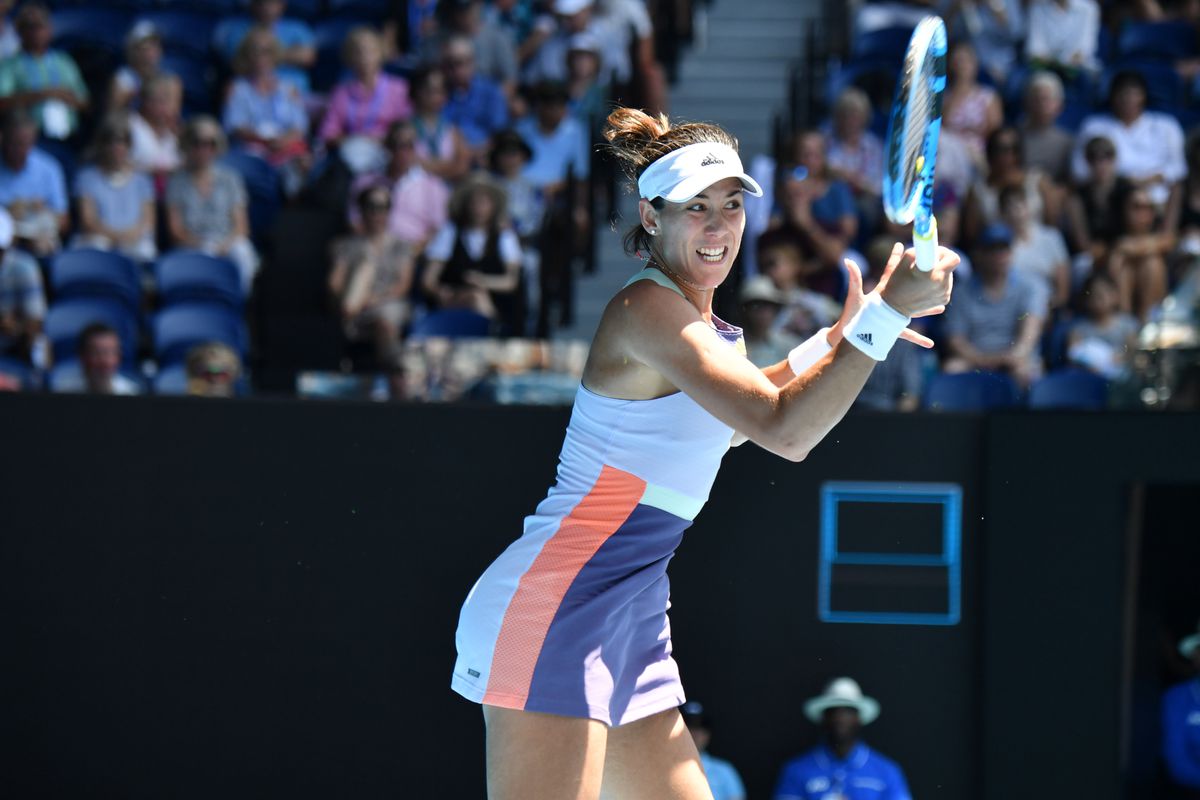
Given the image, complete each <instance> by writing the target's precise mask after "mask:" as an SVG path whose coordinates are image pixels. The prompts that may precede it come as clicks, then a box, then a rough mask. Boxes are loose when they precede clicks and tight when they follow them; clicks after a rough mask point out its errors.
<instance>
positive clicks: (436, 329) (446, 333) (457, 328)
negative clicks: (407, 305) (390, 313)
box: [408, 308, 491, 339]
mask: <svg viewBox="0 0 1200 800" xmlns="http://www.w3.org/2000/svg"><path fill="white" fill-rule="evenodd" d="M490 329H491V321H490V320H489V319H488V318H487V317H485V316H483V315H482V314H477V313H475V312H474V311H471V310H469V309H465V308H451V309H445V310H443V311H433V312H430V313H429V314H426V315H425V316H423V317H421V318H420V319H418V320H417V321H416V322H414V323H413V325H412V330H410V331H409V334H408V338H409V339H428V338H431V337H445V338H448V339H457V338H470V337H476V338H479V337H484V336H487V335H488V333H489V331H490Z"/></svg>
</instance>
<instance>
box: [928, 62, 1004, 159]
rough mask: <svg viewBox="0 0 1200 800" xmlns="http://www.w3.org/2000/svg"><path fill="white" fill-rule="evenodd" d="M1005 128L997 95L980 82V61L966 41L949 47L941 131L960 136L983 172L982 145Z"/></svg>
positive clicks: (1001, 107) (993, 90) (1002, 109)
mask: <svg viewBox="0 0 1200 800" xmlns="http://www.w3.org/2000/svg"><path fill="white" fill-rule="evenodd" d="M1003 124H1004V106H1003V104H1002V103H1001V102H1000V95H998V94H996V90H995V89H993V88H992V87H990V86H985V85H983V84H982V83H980V82H979V59H978V58H977V57H976V55H975V48H973V47H972V46H971V45H970V44H969V43H967V42H966V41H962V40H960V41H958V42H956V43H954V44H952V45H951V46H950V52H949V57H948V62H947V66H946V90H945V93H944V95H943V99H942V127H943V128H944V129H946V130H949V131H953V132H955V133H956V134H958V135H960V136H962V138H963V140H964V141H965V143H966V145H967V147H968V148H969V150H970V152H971V154H972V156H973V158H974V161H975V163H976V164H977V165H978V166H979V168H980V169H982V168H983V167H984V166H985V164H984V158H983V155H984V143H985V142H986V141H987V138H988V137H989V136H991V135H992V132H993V131H995V130H996V129H997V128H999V127H1000V126H1001V125H1003Z"/></svg>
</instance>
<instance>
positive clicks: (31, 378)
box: [0, 356, 40, 392]
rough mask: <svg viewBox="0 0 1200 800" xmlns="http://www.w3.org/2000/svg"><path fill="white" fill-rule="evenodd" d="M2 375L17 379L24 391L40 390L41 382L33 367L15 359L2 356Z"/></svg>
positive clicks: (0, 373)
mask: <svg viewBox="0 0 1200 800" xmlns="http://www.w3.org/2000/svg"><path fill="white" fill-rule="evenodd" d="M0 375H3V376H5V377H8V378H14V379H16V381H17V383H18V384H19V385H20V387H21V389H22V391H26V392H29V391H33V390H34V389H37V388H38V385H39V383H40V381H39V380H38V373H37V370H35V369H34V368H33V367H31V366H29V365H28V364H25V363H23V362H21V361H17V360H16V359H13V358H5V357H4V356H0Z"/></svg>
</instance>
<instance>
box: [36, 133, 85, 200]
mask: <svg viewBox="0 0 1200 800" xmlns="http://www.w3.org/2000/svg"><path fill="white" fill-rule="evenodd" d="M37 148H38V150H41V151H42V152H43V153H46V154H47V155H50V156H52V157H53V158H54V160H55V161H57V162H58V166H59V167H61V168H62V172H63V181H64V182H65V183H66V185H67V189H68V191H69V190H70V189H71V188H72V187H73V186H74V185H75V171H76V169H77V168H78V164H79V160H78V153H77V152H76V150H75V148H74V147H72V146H71V145H69V144H68V143H66V142H64V141H61V140H58V139H46V138H42V139H38V143H37Z"/></svg>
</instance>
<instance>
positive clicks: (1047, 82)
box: [1018, 72, 1075, 186]
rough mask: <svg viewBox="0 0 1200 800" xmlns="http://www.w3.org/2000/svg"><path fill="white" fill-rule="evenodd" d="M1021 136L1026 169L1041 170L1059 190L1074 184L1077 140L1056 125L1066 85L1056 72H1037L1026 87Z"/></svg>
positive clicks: (1060, 112)
mask: <svg viewBox="0 0 1200 800" xmlns="http://www.w3.org/2000/svg"><path fill="white" fill-rule="evenodd" d="M1023 99H1024V109H1025V116H1024V117H1023V118H1022V120H1021V124H1020V126H1019V127H1018V130H1019V131H1020V134H1021V144H1022V150H1023V153H1024V156H1025V165H1026V166H1027V167H1029V168H1030V169H1036V170H1041V171H1042V172H1043V173H1045V174H1046V175H1047V176H1048V177H1049V178H1050V179H1051V180H1052V181H1054V182H1055V183H1056V184H1058V185H1059V186H1067V185H1069V184H1070V183H1071V150H1072V149H1073V148H1074V146H1075V138H1074V137H1073V136H1071V134H1069V133H1067V131H1065V130H1063V129H1062V128H1060V127H1059V126H1058V124H1057V121H1058V118H1059V116H1060V115H1061V114H1062V111H1063V85H1062V81H1061V80H1059V77H1058V76H1057V75H1055V74H1054V73H1053V72H1035V73H1034V74H1033V76H1032V77H1031V78H1030V79H1029V82H1028V83H1026V84H1025V93H1024V96H1023Z"/></svg>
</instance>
